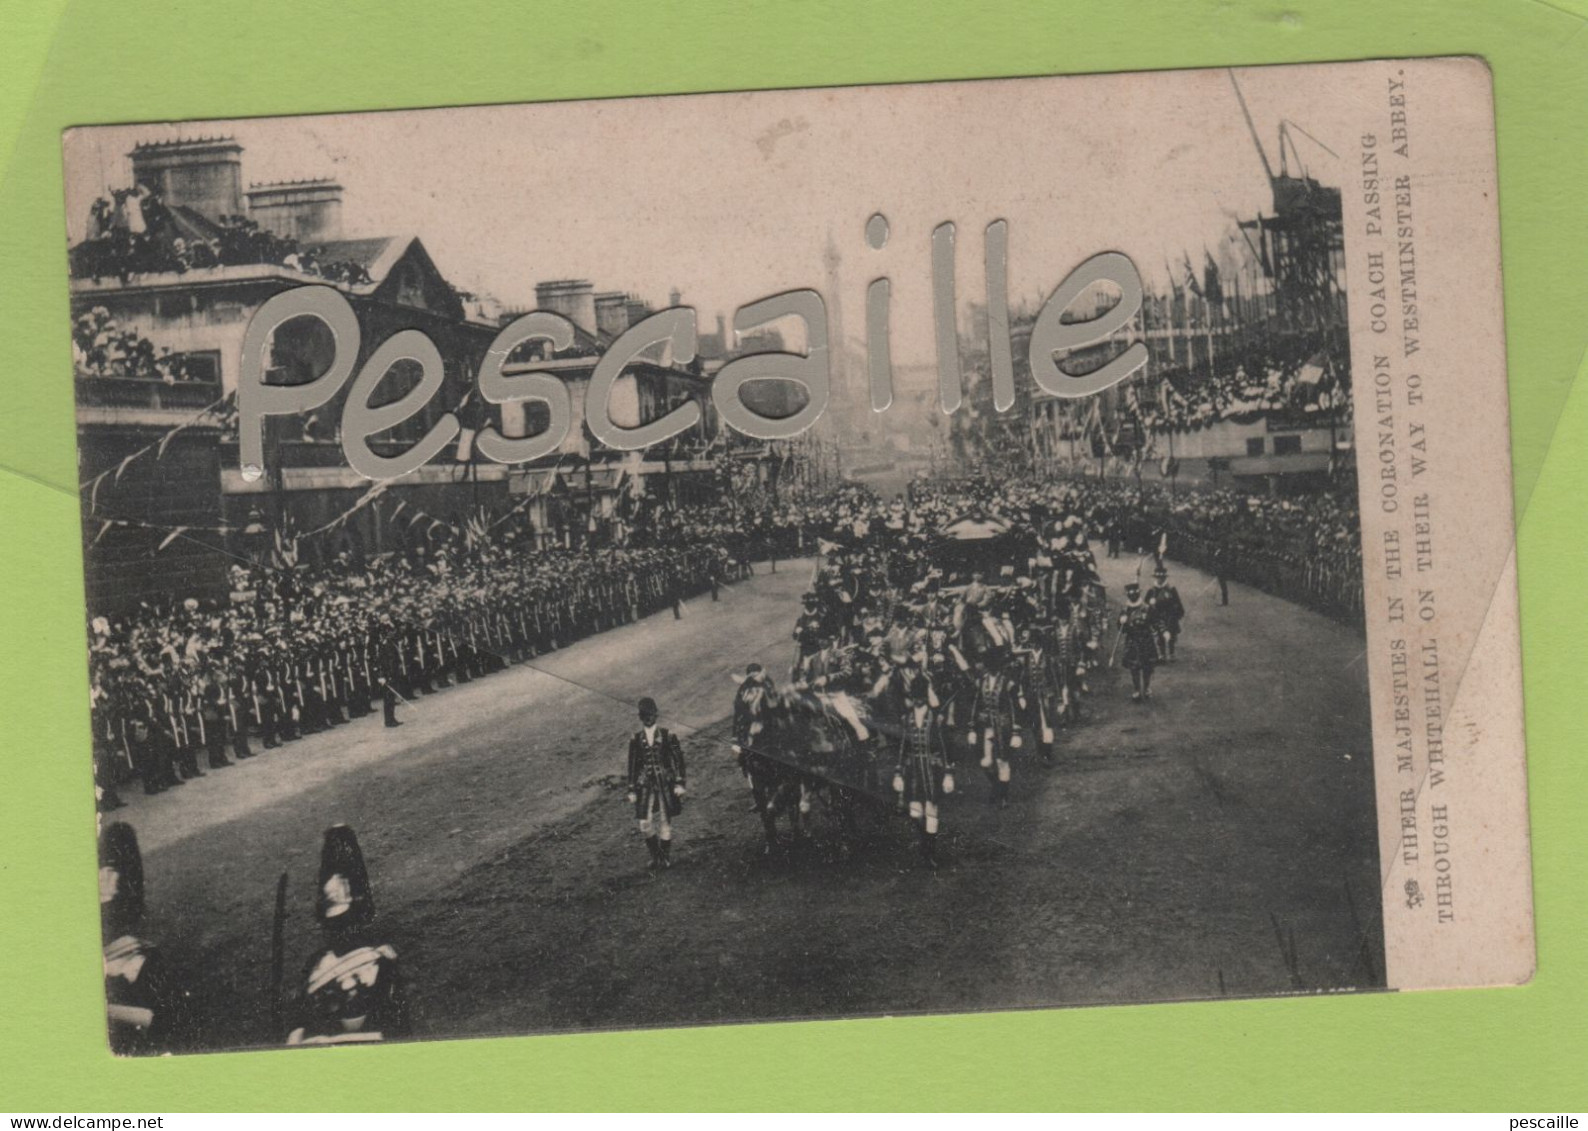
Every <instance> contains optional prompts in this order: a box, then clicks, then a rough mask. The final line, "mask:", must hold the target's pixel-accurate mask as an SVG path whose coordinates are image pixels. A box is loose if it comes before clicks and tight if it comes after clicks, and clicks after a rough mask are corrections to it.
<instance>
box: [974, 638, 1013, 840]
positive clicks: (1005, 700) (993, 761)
mask: <svg viewBox="0 0 1588 1131" xmlns="http://www.w3.org/2000/svg"><path fill="white" fill-rule="evenodd" d="M1007 660H1008V656H1007V654H1006V653H1005V652H1003V650H1001V649H1000V650H997V651H995V652H993V653H992V654H991V655H990V656H989V657H988V658H986V659H985V660H984V661H983V663H984V665H985V666H984V667H983V669H982V671H981V674H980V675H979V676H978V677H977V680H976V690H975V697H974V699H973V700H972V704H971V711H970V736H969V737H970V740H971V743H972V744H973V745H976V746H978V747H979V748H980V750H981V768H982V770H983V772H985V773H986V775H987V781H988V783H989V784H990V785H991V786H992V789H991V790H990V791H989V793H988V795H987V802H988V804H990V805H997V806H998V807H999V808H1000V809H1007V808H1008V807H1009V781H1010V779H1011V778H1012V777H1013V776H1014V765H1013V762H1012V760H1011V759H1012V754H1011V751H1012V750H1017V749H1019V748H1020V747H1021V746H1022V745H1024V737H1023V736H1022V735H1021V734H1020V731H1019V728H1018V726H1017V724H1016V722H1015V717H1016V710H1015V696H1016V692H1017V688H1016V685H1015V682H1014V680H1012V679H1010V678H1009V677H1008V675H1007V674H1005V671H1004V668H1005V666H1006V662H1007Z"/></svg>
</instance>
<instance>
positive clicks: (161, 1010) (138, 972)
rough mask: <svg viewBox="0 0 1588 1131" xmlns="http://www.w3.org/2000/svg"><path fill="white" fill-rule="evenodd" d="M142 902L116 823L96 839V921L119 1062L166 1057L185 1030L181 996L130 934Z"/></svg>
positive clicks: (157, 959)
mask: <svg viewBox="0 0 1588 1131" xmlns="http://www.w3.org/2000/svg"><path fill="white" fill-rule="evenodd" d="M143 900H144V888H143V857H142V855H141V854H140V853H139V851H138V837H137V834H136V833H134V832H133V831H132V826H130V825H127V824H125V823H123V822H121V821H116V822H115V823H113V824H111V825H108V826H106V828H105V831H104V832H103V833H102V834H100V838H99V915H100V929H101V931H102V933H103V937H104V943H105V952H104V962H105V1013H106V1019H107V1021H108V1023H109V1027H110V1048H111V1051H112V1052H115V1053H118V1054H121V1055H123V1056H127V1055H133V1054H138V1053H160V1052H167V1051H169V1050H170V1049H171V1047H172V1045H173V1044H174V1043H175V1042H176V1041H178V1040H179V1039H181V1038H182V1037H183V1036H184V1035H185V1030H186V1028H187V1020H188V1009H187V994H186V992H185V991H184V990H183V989H182V987H181V986H180V984H179V983H178V982H177V979H176V977H175V976H174V974H173V973H172V971H171V970H170V968H169V966H168V965H167V964H166V961H165V958H164V956H163V955H162V954H161V953H160V950H159V948H158V947H156V946H155V945H154V944H152V943H150V942H147V941H145V940H144V939H141V938H139V937H138V936H137V935H136V934H135V933H134V932H135V931H137V929H138V927H139V925H140V924H141V923H142V921H143V908H144V902H143Z"/></svg>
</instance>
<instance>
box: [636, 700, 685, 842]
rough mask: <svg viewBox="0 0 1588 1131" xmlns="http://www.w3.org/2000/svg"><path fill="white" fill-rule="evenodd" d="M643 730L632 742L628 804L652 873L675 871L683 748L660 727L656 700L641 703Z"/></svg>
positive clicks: (682, 797)
mask: <svg viewBox="0 0 1588 1131" xmlns="http://www.w3.org/2000/svg"><path fill="white" fill-rule="evenodd" d="M639 706H640V729H639V730H637V731H635V732H634V737H633V738H631V739H629V773H628V782H629V803H630V804H632V805H633V806H634V817H635V820H637V821H638V822H639V827H640V836H642V837H644V838H645V847H646V848H648V849H649V850H650V853H651V863H650V867H651V868H652V869H657V868H670V867H672V849H673V818H675V817H677V816H678V814H679V813H681V812H683V809H684V785H685V783H684V748H683V746H682V745H680V743H679V741H678V736H677V735H675V734H673V733H672V732H671V731H669V730H668V729H667V728H666V727H663V726H658V725H657V718H658V717H659V714H660V712H658V710H657V707H656V700H654V699H652V698H650V697H649V696H647V697H646V698H644V699H641V700H640V704H639Z"/></svg>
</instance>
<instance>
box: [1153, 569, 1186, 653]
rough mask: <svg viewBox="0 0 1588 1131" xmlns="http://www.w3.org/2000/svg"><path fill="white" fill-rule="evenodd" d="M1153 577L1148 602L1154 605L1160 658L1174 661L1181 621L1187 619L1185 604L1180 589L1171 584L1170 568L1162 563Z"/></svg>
mask: <svg viewBox="0 0 1588 1131" xmlns="http://www.w3.org/2000/svg"><path fill="white" fill-rule="evenodd" d="M1152 578H1153V586H1152V588H1151V589H1149V590H1148V591H1147V603H1148V604H1149V605H1150V606H1152V620H1153V630H1154V632H1155V634H1156V636H1157V643H1158V658H1159V659H1160V660H1167V661H1169V662H1171V663H1172V662H1173V661H1174V646H1175V642H1176V641H1177V640H1179V639H1180V622H1181V621H1182V620H1184V619H1185V605H1184V604H1183V603H1182V602H1181V600H1180V591H1179V590H1178V589H1176V588H1175V587H1174V586H1173V585H1170V584H1169V571H1168V569H1166V568H1165V567H1164V566H1162V565H1160V566H1159V567H1158V568H1157V569H1156V570H1154V571H1153V574H1152Z"/></svg>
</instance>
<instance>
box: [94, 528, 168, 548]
mask: <svg viewBox="0 0 1588 1131" xmlns="http://www.w3.org/2000/svg"><path fill="white" fill-rule="evenodd" d="M186 533H187V527H185V526H179V527H177V528H176V529H175V530H173V531H171V533H169V534H167V535H166V536H165V537H164V538H162V539H161V540H160V544H159V545H158V546H156V547H155V548H154V552H155V553H156V554H158V553H159V552H160V551H161V550H163V549H165V548H166V547H167V546H169V545H170V544H171V543H172V542H175V541H176V540H177V539H178V538H180V537H182V535H184V534H186ZM96 541H97V539H96Z"/></svg>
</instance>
